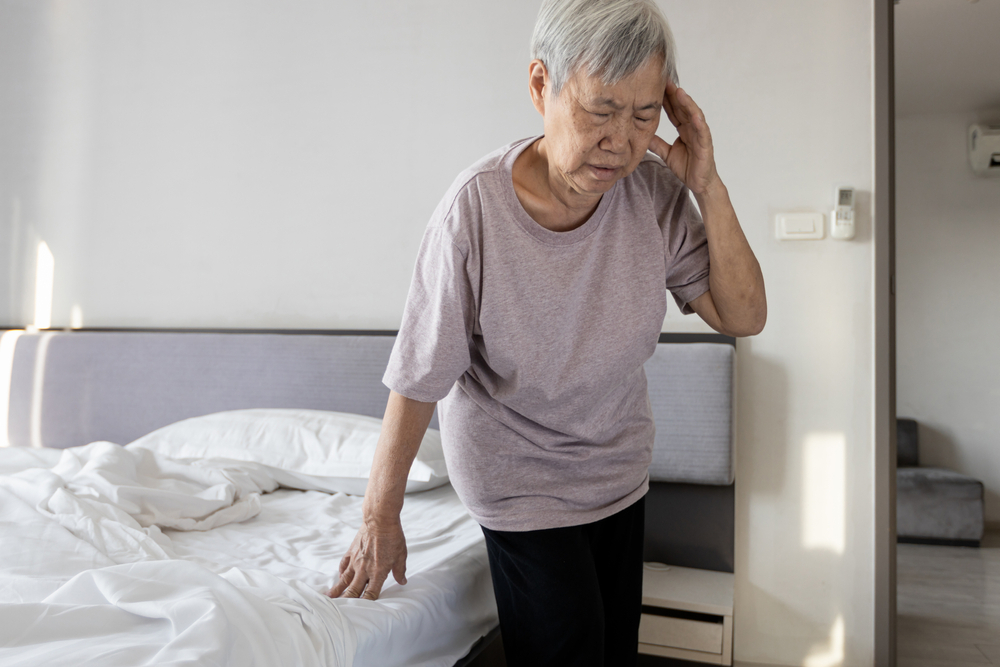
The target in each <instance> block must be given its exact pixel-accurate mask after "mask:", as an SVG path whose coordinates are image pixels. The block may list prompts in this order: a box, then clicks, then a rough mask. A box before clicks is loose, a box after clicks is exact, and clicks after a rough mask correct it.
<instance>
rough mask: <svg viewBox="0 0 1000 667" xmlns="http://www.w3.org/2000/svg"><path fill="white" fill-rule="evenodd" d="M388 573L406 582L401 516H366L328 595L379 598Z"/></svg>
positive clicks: (334, 596)
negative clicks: (381, 518) (383, 518)
mask: <svg viewBox="0 0 1000 667" xmlns="http://www.w3.org/2000/svg"><path fill="white" fill-rule="evenodd" d="M389 572H392V576H393V578H394V579H395V580H396V581H397V582H398V583H399V584H400V585H403V584H405V583H406V538H405V537H404V536H403V526H402V524H400V522H399V518H398V517H397V518H396V519H395V520H385V521H378V520H370V519H366V520H365V521H364V523H363V524H362V525H361V530H359V531H358V534H357V536H356V537H355V538H354V542H352V543H351V548H350V549H348V550H347V555H346V556H344V558H343V559H342V560H341V561H340V578H339V579H338V580H337V583H336V585H335V586H334V587H333V588H331V589H330V590H329V591H327V593H326V594H327V595H328V596H330V597H332V598H338V597H345V598H358V597H360V598H364V599H366V600H377V599H378V596H379V594H380V593H381V592H382V585H383V584H384V583H385V580H386V578H388V576H389Z"/></svg>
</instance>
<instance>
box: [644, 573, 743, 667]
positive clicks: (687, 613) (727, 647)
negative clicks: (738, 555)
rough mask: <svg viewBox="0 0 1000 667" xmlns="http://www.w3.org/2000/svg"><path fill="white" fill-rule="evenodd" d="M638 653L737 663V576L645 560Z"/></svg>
mask: <svg viewBox="0 0 1000 667" xmlns="http://www.w3.org/2000/svg"><path fill="white" fill-rule="evenodd" d="M639 653H643V654H646V655H658V656H663V657H666V658H679V659H682V660H695V661H697V662H707V663H711V664H715V665H732V664H733V575H732V574H730V573H728V572H713V571H710V570H694V569H691V568H688V567H675V566H673V565H669V566H666V565H662V564H660V563H646V564H645V565H644V567H643V578H642V619H641V620H640V622H639Z"/></svg>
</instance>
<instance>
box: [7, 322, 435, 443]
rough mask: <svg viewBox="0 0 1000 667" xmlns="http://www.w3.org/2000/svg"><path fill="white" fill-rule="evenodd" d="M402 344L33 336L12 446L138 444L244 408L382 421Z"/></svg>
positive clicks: (343, 337)
mask: <svg viewBox="0 0 1000 667" xmlns="http://www.w3.org/2000/svg"><path fill="white" fill-rule="evenodd" d="M393 340H394V336H393V332H372V333H371V334H367V335H357V334H352V333H349V332H345V333H344V334H333V335H330V334H319V335H317V334H297V333H288V334H285V333H178V332H87V331H83V332H65V333H64V332H54V333H39V334H24V335H22V336H20V337H19V338H18V340H17V343H16V348H15V349H14V354H13V363H12V365H11V385H10V409H9V412H8V415H9V417H8V429H7V435H8V438H9V441H10V443H11V444H12V445H14V446H32V445H34V446H39V445H41V446H46V447H72V446H76V445H83V444H87V443H89V442H93V441H96V440H108V441H110V442H116V443H119V444H126V443H128V442H131V441H132V440H134V439H136V438H138V437H140V436H143V435H145V434H146V433H149V432H150V431H152V430H154V429H157V428H159V427H161V426H165V425H167V424H170V423H173V422H175V421H179V420H181V419H186V418H188V417H195V416H198V415H204V414H209V413H212V412H219V411H222V410H237V409H241V408H309V409H314V410H336V411H339V412H353V413H357V414H364V415H370V416H373V417H381V416H382V414H383V412H384V411H385V404H386V400H387V399H388V397H389V390H388V389H387V388H386V387H385V386H384V385H383V384H382V382H381V380H382V373H383V371H384V370H385V367H386V363H387V362H388V360H389V353H390V352H391V350H392V343H393ZM432 426H434V427H436V426H437V423H436V419H435V421H434V422H432Z"/></svg>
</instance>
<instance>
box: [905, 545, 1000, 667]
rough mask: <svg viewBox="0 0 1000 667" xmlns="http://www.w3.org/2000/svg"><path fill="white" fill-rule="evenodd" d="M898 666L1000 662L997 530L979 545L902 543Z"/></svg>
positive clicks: (949, 666)
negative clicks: (952, 545)
mask: <svg viewBox="0 0 1000 667" xmlns="http://www.w3.org/2000/svg"><path fill="white" fill-rule="evenodd" d="M896 563H897V573H896V586H897V614H898V616H897V618H898V624H897V644H896V646H897V661H896V664H897V667H945V666H947V667H972V666H973V665H975V666H977V667H982V666H983V665H986V666H989V665H1000V532H988V533H987V534H986V536H985V537H984V539H983V541H982V543H981V546H980V548H978V549H975V548H969V547H942V546H925V545H918V544H900V545H898V550H897V560H896Z"/></svg>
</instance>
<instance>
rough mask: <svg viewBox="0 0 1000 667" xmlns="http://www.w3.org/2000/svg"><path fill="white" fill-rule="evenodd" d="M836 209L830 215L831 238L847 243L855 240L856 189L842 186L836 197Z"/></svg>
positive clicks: (838, 189)
mask: <svg viewBox="0 0 1000 667" xmlns="http://www.w3.org/2000/svg"><path fill="white" fill-rule="evenodd" d="M834 200H835V202H836V204H835V206H836V208H834V209H833V212H832V213H831V214H830V238H832V239H840V240H841V241H847V240H849V239H853V238H854V188H852V187H848V186H841V187H838V188H837V192H836V194H835V195H834Z"/></svg>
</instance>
